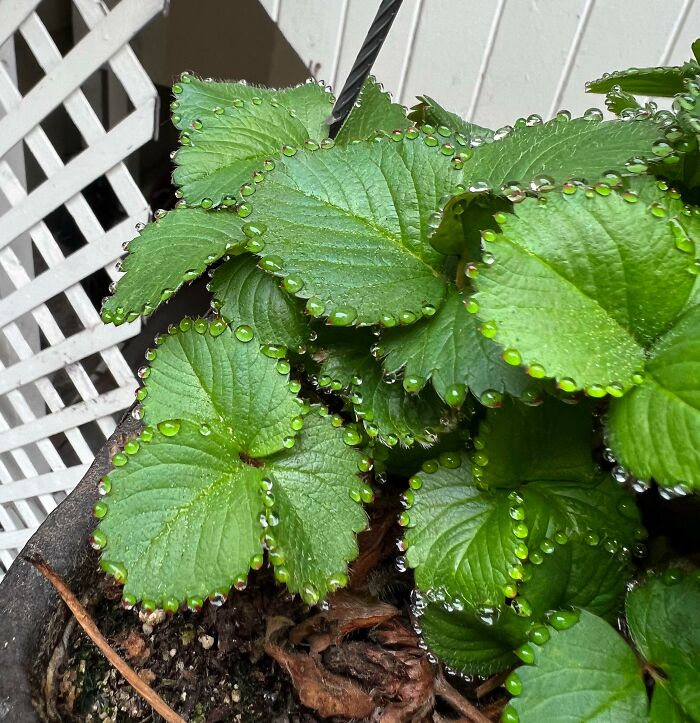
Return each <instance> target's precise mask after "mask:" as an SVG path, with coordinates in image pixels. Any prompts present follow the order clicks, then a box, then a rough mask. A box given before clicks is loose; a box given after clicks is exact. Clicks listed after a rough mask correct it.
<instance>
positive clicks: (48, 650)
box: [0, 414, 141, 723]
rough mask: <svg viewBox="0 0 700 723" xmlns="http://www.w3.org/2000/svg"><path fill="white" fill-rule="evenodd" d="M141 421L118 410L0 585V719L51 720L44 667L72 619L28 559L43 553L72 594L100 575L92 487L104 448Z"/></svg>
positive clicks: (103, 467) (106, 459)
mask: <svg viewBox="0 0 700 723" xmlns="http://www.w3.org/2000/svg"><path fill="white" fill-rule="evenodd" d="M140 426H141V423H140V422H138V421H136V420H134V419H133V418H132V417H131V415H130V414H127V415H125V416H124V418H123V419H122V420H121V422H120V423H119V425H118V426H117V428H116V430H115V431H114V433H113V434H112V436H111V437H110V438H109V439H108V440H107V442H106V443H105V444H104V446H103V447H102V449H101V450H100V451H99V452H98V454H97V456H96V457H95V461H94V462H93V463H92V465H91V467H90V469H89V470H88V471H87V473H86V475H85V476H84V477H83V479H82V480H81V481H80V483H79V484H78V486H77V487H76V488H75V490H74V491H73V492H72V493H71V494H70V495H69V496H68V497H67V498H66V499H65V500H64V501H63V502H62V503H61V504H60V505H59V506H58V507H57V508H56V509H55V510H54V511H53V512H52V513H51V515H49V517H48V518H47V519H46V520H45V522H44V523H43V524H42V525H41V527H40V528H39V529H38V530H37V532H36V534H35V535H34V536H33V537H32V538H31V539H30V540H29V542H28V543H27V544H26V545H25V547H24V549H23V550H22V552H21V553H20V554H19V555H18V557H17V559H16V560H15V561H14V563H13V564H12V566H11V567H10V569H9V570H8V572H7V575H6V576H5V578H4V579H3V581H2V583H1V584H0V721H7V722H8V723H33V722H34V721H46V720H49V719H50V716H51V711H50V710H49V706H50V705H51V703H50V702H49V700H50V696H48V695H47V692H49V689H50V688H51V686H52V681H51V680H49V678H48V677H47V670H48V668H49V663H50V661H51V658H52V656H53V655H54V652H55V651H56V650H57V646H58V645H59V643H60V641H61V638H62V636H63V633H64V631H65V629H66V624H67V622H68V620H69V618H70V613H69V611H68V608H67V607H66V606H65V605H64V604H63V602H62V601H61V599H60V598H59V596H58V594H57V593H56V591H55V590H54V588H53V587H52V586H51V584H50V583H49V582H48V581H47V580H46V579H45V578H44V577H43V576H42V575H41V574H40V573H39V572H38V571H37V570H36V569H35V568H34V567H33V566H32V565H31V564H30V563H29V562H27V561H26V558H27V557H28V556H31V555H37V556H40V557H42V558H43V559H44V560H46V562H48V563H49V564H50V565H51V566H52V567H53V568H54V569H55V570H56V572H57V573H58V574H59V575H60V576H61V577H62V578H63V579H64V580H65V581H66V582H67V583H68V585H69V587H70V588H71V589H72V590H73V591H75V592H76V594H77V595H78V597H80V596H81V593H82V592H84V591H86V590H89V589H91V588H92V587H93V585H94V583H95V582H96V580H97V578H98V575H99V573H98V566H97V553H96V552H94V551H93V550H92V549H91V548H90V545H89V537H90V534H91V532H92V530H93V529H94V527H95V519H94V517H93V515H92V508H93V506H94V504H95V501H96V500H97V498H98V491H97V487H98V484H99V481H100V479H101V478H102V476H103V475H104V474H105V473H106V472H107V471H108V470H109V468H110V457H111V455H110V450H112V449H114V447H115V446H116V444H117V441H118V440H119V439H120V438H122V437H123V436H124V435H133V434H134V433H135V432H137V431H138V430H139V428H140ZM54 719H55V718H54Z"/></svg>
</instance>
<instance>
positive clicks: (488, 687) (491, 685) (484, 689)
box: [476, 670, 510, 698]
mask: <svg viewBox="0 0 700 723" xmlns="http://www.w3.org/2000/svg"><path fill="white" fill-rule="evenodd" d="M509 675H510V670H506V671H505V672H503V673H498V674H497V675H492V676H491V677H490V678H489V679H488V680H485V681H484V682H483V683H482V684H481V685H480V686H479V687H478V688H477V689H476V697H477V698H483V697H484V696H485V695H488V694H489V693H491V692H492V691H494V690H496V688H498V686H499V685H502V684H503V682H504V681H505V679H506V678H507V677H508V676H509Z"/></svg>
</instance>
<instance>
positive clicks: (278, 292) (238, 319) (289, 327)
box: [211, 255, 309, 351]
mask: <svg viewBox="0 0 700 723" xmlns="http://www.w3.org/2000/svg"><path fill="white" fill-rule="evenodd" d="M211 287H212V292H213V294H214V299H215V300H216V302H217V303H218V304H220V307H219V312H220V313H221V315H222V316H223V317H224V318H225V319H226V321H228V322H229V324H231V326H232V327H234V328H237V327H240V326H244V327H249V328H250V331H252V332H253V333H254V335H255V339H256V341H257V342H258V343H259V344H276V345H282V346H286V347H288V348H289V349H292V350H294V351H296V350H298V349H300V348H304V346H305V345H306V342H307V341H308V338H309V325H308V323H307V321H306V319H305V318H304V314H303V313H302V311H301V309H300V308H299V305H298V304H297V303H296V300H295V299H294V298H292V297H291V296H290V295H289V294H288V293H287V292H286V291H284V290H283V289H282V288H280V284H279V280H278V279H276V278H275V277H274V276H272V275H270V274H268V273H266V272H265V271H262V270H261V269H260V268H259V267H258V265H257V258H256V257H255V256H250V255H245V256H239V257H237V258H233V259H231V260H230V261H227V262H226V263H225V264H223V266H220V267H219V268H218V269H217V270H216V271H215V272H214V276H213V277H212V280H211ZM250 331H249V330H248V329H243V330H241V332H240V333H241V334H244V335H248V334H249V333H250Z"/></svg>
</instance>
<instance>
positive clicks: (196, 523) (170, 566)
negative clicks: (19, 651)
mask: <svg viewBox="0 0 700 723" xmlns="http://www.w3.org/2000/svg"><path fill="white" fill-rule="evenodd" d="M200 321H201V320H200ZM216 324H217V322H214V323H213V324H212V325H211V326H209V327H208V330H209V333H203V334H202V333H198V332H199V331H200V329H201V328H202V327H201V325H200V323H199V321H197V322H194V325H195V330H189V331H187V332H183V333H177V334H175V335H174V336H172V337H168V338H167V339H166V341H165V342H164V343H163V344H162V345H161V346H160V347H159V349H158V354H157V357H156V359H155V360H154V362H153V365H152V367H151V372H150V374H149V375H148V376H147V379H146V385H147V386H146V389H147V391H148V395H147V397H146V398H145V400H144V406H145V408H146V413H145V416H146V421H147V422H150V423H151V424H155V429H154V427H153V426H149V427H147V428H146V430H144V432H143V433H142V435H141V438H140V439H139V440H138V441H136V442H133V441H132V442H128V443H127V444H126V445H125V447H124V451H123V452H119V453H118V454H117V455H115V457H114V459H113V463H114V465H115V470H114V471H113V472H111V473H110V475H109V477H108V478H107V481H106V482H105V483H104V485H103V486H104V487H105V488H106V490H107V491H108V493H109V494H108V497H107V501H106V502H100V503H98V506H97V507H96V510H95V512H96V514H97V515H98V517H100V518H103V519H102V521H101V523H100V526H99V528H98V531H97V532H96V533H95V541H96V542H97V543H98V544H99V546H100V547H104V548H105V551H104V553H103V562H102V566H103V568H104V569H105V570H107V571H108V572H112V573H113V574H117V575H118V576H119V577H121V578H122V579H124V578H125V579H126V585H125V591H124V592H125V597H131V598H132V599H133V598H136V599H144V600H148V601H152V602H153V604H155V605H161V606H164V607H166V608H168V609H172V608H173V607H177V605H178V603H179V602H181V601H182V600H185V599H188V600H192V599H194V600H195V601H196V600H197V599H200V600H201V599H202V598H204V597H205V596H206V595H213V594H216V593H223V594H225V593H226V592H227V591H228V589H229V588H230V587H231V585H236V586H239V587H240V586H244V585H245V579H246V575H247V573H248V569H249V568H250V567H254V568H257V567H259V566H260V565H261V564H262V553H263V547H262V544H261V537H262V538H263V541H264V543H265V546H266V548H267V549H268V550H269V555H270V561H271V562H272V564H273V565H274V566H275V572H276V576H277V578H278V579H279V580H280V581H283V582H286V583H287V586H288V588H289V589H290V591H292V592H300V593H301V594H302V596H303V597H304V599H305V600H306V601H307V602H310V603H314V602H317V601H318V599H319V597H321V596H324V595H325V594H326V593H327V592H328V591H329V590H331V589H335V588H336V587H338V586H340V585H342V584H344V583H345V582H346V580H347V576H346V566H347V562H348V561H349V560H351V559H353V558H354V557H355V556H356V554H357V545H356V542H355V533H356V532H358V531H359V530H361V529H364V526H365V515H364V513H363V511H362V509H361V507H360V505H358V503H357V502H355V501H354V500H355V499H358V500H359V499H361V493H362V491H363V489H364V486H363V485H362V481H361V480H360V478H359V476H358V470H359V468H358V464H359V462H360V459H361V458H360V456H359V455H358V454H357V452H355V451H354V450H353V449H352V448H351V447H350V446H348V444H347V440H345V438H344V430H343V429H342V428H340V429H338V428H335V427H334V426H332V425H331V424H330V421H329V420H326V419H322V418H321V417H319V415H317V414H312V415H308V416H304V412H305V409H304V407H303V406H301V405H299V404H298V403H297V402H296V401H295V399H296V397H294V396H293V394H292V393H291V392H290V391H289V389H288V387H287V385H288V375H287V373H286V372H287V369H288V368H286V367H280V365H279V363H278V362H277V361H276V360H275V359H272V358H268V357H266V356H265V355H263V354H262V353H261V352H260V350H259V348H258V345H257V344H255V343H249V342H244V341H241V340H239V339H237V338H236V336H234V334H233V333H232V332H230V331H223V332H221V331H220V327H218V326H216ZM203 329H204V330H206V329H207V325H206V323H204V327H203ZM212 332H213V333H215V334H217V336H216V337H214V336H212ZM294 410H296V416H292V417H290V414H293V412H294ZM306 411H308V410H306ZM283 434H284V435H285V436H284V437H282V436H281V435H283ZM295 435H296V436H295ZM329 510H332V514H328V512H329ZM107 513H108V514H107ZM105 515H106V516H105ZM105 546H106V547H105ZM173 601H174V603H173Z"/></svg>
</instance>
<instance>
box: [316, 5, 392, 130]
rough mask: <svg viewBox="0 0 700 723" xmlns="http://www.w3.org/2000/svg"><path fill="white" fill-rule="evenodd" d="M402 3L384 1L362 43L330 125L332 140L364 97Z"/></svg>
mask: <svg viewBox="0 0 700 723" xmlns="http://www.w3.org/2000/svg"><path fill="white" fill-rule="evenodd" d="M402 2H403V0H382V2H381V5H380V6H379V10H377V15H376V16H375V18H374V20H373V22H372V25H370V28H369V30H368V31H367V37H366V38H365V42H364V43H362V47H361V48H360V52H359V53H358V54H357V58H356V59H355V63H354V65H353V66H352V70H351V71H350V75H348V79H347V80H346V81H345V85H344V86H343V90H342V91H341V92H340V95H339V96H338V100H337V101H336V102H335V105H334V106H333V112H332V113H331V115H330V117H329V119H328V122H329V124H330V129H329V131H328V135H329V136H330V137H331V138H335V137H336V135H338V131H339V130H340V127H341V126H342V125H343V122H344V121H345V118H346V117H347V115H348V113H349V112H350V111H351V110H352V107H353V105H355V101H356V100H357V96H358V95H359V94H360V90H362V84H363V83H364V82H365V80H366V79H367V76H368V75H369V71H370V70H371V69H372V65H374V61H375V60H376V59H377V55H379V51H380V50H381V49H382V45H383V44H384V40H386V36H387V35H388V34H389V29H390V28H391V24H392V23H393V22H394V18H395V17H396V14H397V13H398V12H399V8H400V7H401V3H402Z"/></svg>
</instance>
